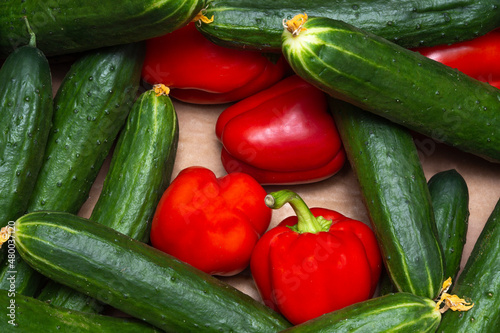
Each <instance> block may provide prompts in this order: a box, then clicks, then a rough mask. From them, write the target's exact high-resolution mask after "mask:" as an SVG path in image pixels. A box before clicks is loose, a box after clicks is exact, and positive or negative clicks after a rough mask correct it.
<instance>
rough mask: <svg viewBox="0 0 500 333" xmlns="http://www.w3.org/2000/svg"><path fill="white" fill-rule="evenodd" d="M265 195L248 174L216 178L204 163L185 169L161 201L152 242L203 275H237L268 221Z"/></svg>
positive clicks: (155, 216) (247, 260)
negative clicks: (200, 165)
mask: <svg viewBox="0 0 500 333" xmlns="http://www.w3.org/2000/svg"><path fill="white" fill-rule="evenodd" d="M265 196H266V191H265V190H264V189H263V188H262V186H261V185H260V184H259V183H257V182H256V181H255V180H254V179H253V178H252V177H250V176H249V175H247V174H243V173H234V174H230V175H226V176H224V177H220V178H217V177H216V176H215V174H214V173H213V172H212V171H211V170H209V169H207V168H204V167H189V168H186V169H184V170H182V171H181V172H180V173H179V174H178V175H177V177H176V178H175V179H174V180H173V181H172V183H171V184H170V186H169V187H168V188H167V190H166V191H165V192H164V194H163V195H162V198H161V199H160V202H159V204H158V207H157V209H156V212H155V214H154V217H153V221H152V227H151V243H152V245H153V246H154V247H155V248H157V249H159V250H161V251H164V252H166V253H168V254H171V255H173V256H174V257H176V258H178V259H180V260H182V261H184V262H187V263H188V264H191V265H192V266H194V267H196V268H198V269H200V270H202V271H204V272H206V273H209V274H212V275H221V276H230V275H235V274H237V273H239V272H241V271H242V270H244V269H245V268H246V267H248V264H249V261H250V256H251V253H252V251H253V248H254V246H255V244H256V242H257V240H258V239H259V237H260V236H261V235H262V234H263V233H264V232H265V231H266V230H267V228H268V227H269V224H270V222H271V209H269V208H268V207H267V206H266V205H265V203H264V198H265Z"/></svg>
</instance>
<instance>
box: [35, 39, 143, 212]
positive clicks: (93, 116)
mask: <svg viewBox="0 0 500 333" xmlns="http://www.w3.org/2000/svg"><path fill="white" fill-rule="evenodd" d="M143 59H144V44H143V43H139V44H127V45H120V46H116V47H109V48H104V49H99V50H94V51H92V52H90V53H87V54H85V55H83V56H82V57H81V58H80V59H78V61H76V62H75V63H74V64H73V65H72V66H71V68H70V70H69V72H68V73H67V74H66V76H65V77H64V79H63V82H62V83H61V86H60V87H59V89H58V91H57V93H56V96H55V98H54V120H53V128H52V131H51V133H50V136H49V141H48V144H47V149H46V152H45V160H44V163H43V165H42V168H41V170H40V173H39V176H38V179H37V182H36V184H35V189H34V191H33V194H32V196H31V198H30V201H29V204H28V208H27V209H28V211H36V210H58V211H65V212H71V213H77V212H78V210H79V209H80V207H81V206H82V205H83V203H84V202H85V200H87V198H88V194H89V192H90V188H91V186H92V184H93V182H94V180H95V178H96V177H97V174H98V172H99V169H100V168H101V166H102V164H103V162H104V160H105V158H106V156H107V155H108V153H109V151H110V149H111V146H112V144H113V142H114V140H115V138H116V137H117V135H118V132H119V131H120V129H121V128H122V127H123V125H124V124H125V121H126V119H127V116H128V113H129V112H130V109H131V108H132V104H133V102H134V100H135V97H136V92H137V90H138V88H139V84H140V72H141V67H142V61H143Z"/></svg>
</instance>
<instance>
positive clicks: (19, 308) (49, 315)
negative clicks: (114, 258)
mask: <svg viewBox="0 0 500 333" xmlns="http://www.w3.org/2000/svg"><path fill="white" fill-rule="evenodd" d="M0 304H2V309H3V314H4V318H2V320H0V331H1V332H2V333H8V332H72V333H88V332H103V333H105V332H116V331H118V332H123V333H137V332H144V333H153V332H158V333H160V332H161V331H160V330H159V329H157V328H155V327H153V326H151V325H148V324H146V323H144V322H142V321H138V320H136V319H132V318H117V317H110V316H101V315H92V314H87V313H79V312H75V311H69V310H67V309H64V308H60V307H55V306H51V305H49V304H47V303H44V302H41V301H38V300H36V299H34V298H31V297H29V296H23V295H19V294H12V293H9V292H7V291H4V290H0Z"/></svg>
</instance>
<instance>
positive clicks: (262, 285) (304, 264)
mask: <svg viewBox="0 0 500 333" xmlns="http://www.w3.org/2000/svg"><path fill="white" fill-rule="evenodd" d="M265 200H266V204H267V205H268V206H269V207H271V208H274V209H278V208H280V207H282V206H283V205H284V204H286V203H289V204H290V205H291V206H292V208H293V209H294V211H295V213H296V214H297V216H290V217H288V218H286V219H284V220H283V221H282V222H281V223H280V224H279V225H278V226H276V227H274V228H272V229H271V230H269V231H268V232H266V233H265V234H264V236H262V237H261V238H260V240H259V241H258V242H257V245H256V246H255V249H254V252H253V254H252V258H251V261H250V269H251V272H252V275H253V278H254V281H255V284H256V285H257V288H258V290H259V293H260V295H261V297H262V299H263V301H264V303H265V304H267V305H268V306H270V307H271V308H273V309H275V310H276V311H279V312H281V313H282V314H283V315H284V316H285V317H286V318H287V319H288V320H289V321H290V322H291V323H292V324H299V323H302V322H304V321H307V320H309V319H312V318H315V317H318V316H320V315H322V314H325V313H328V312H331V311H335V310H338V309H341V308H343V307H345V306H348V305H350V304H354V303H357V302H361V301H363V300H366V299H368V298H370V297H371V296H373V293H374V291H375V288H376V286H377V283H378V279H379V277H380V272H381V268H382V258H381V255H380V250H379V248H378V243H377V240H376V238H375V234H374V233H373V231H372V230H371V229H370V227H368V226H367V225H366V224H364V223H363V222H360V221H357V220H353V219H350V218H347V217H345V216H344V215H342V214H340V213H338V212H336V211H332V210H329V209H325V208H311V209H309V208H308V207H307V206H306V204H305V203H304V201H303V200H302V199H301V198H300V197H299V196H298V195H297V194H296V193H294V192H292V191H288V190H282V191H278V192H273V193H270V194H269V195H268V196H266V199H265Z"/></svg>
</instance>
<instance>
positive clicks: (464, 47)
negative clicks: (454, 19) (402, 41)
mask: <svg viewBox="0 0 500 333" xmlns="http://www.w3.org/2000/svg"><path fill="white" fill-rule="evenodd" d="M414 51H417V52H419V53H420V54H422V55H424V56H426V57H428V58H431V59H433V60H436V61H439V62H441V63H443V64H444V65H447V66H449V67H452V68H456V69H458V70H459V71H460V72H462V73H464V74H467V75H469V76H471V77H473V78H475V79H477V80H479V81H483V82H488V83H489V84H491V85H492V86H494V87H496V88H500V66H499V64H500V29H496V30H493V31H491V32H489V33H487V34H486V35H482V36H479V37H477V38H475V39H472V40H468V41H464V42H459V43H455V44H451V45H441V46H433V47H421V48H416V49H414Z"/></svg>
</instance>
